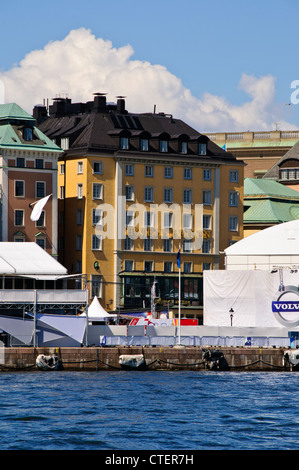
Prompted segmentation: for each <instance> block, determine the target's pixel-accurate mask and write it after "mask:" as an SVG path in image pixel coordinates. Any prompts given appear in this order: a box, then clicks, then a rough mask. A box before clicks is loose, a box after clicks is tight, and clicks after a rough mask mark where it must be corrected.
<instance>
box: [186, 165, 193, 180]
mask: <svg viewBox="0 0 299 470" xmlns="http://www.w3.org/2000/svg"><path fill="white" fill-rule="evenodd" d="M184 179H185V180H192V168H184Z"/></svg>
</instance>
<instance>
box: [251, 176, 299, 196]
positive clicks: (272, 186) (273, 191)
mask: <svg viewBox="0 0 299 470" xmlns="http://www.w3.org/2000/svg"><path fill="white" fill-rule="evenodd" d="M254 196H258V197H261V196H264V197H275V198H279V199H286V198H287V199H295V200H296V199H298V200H299V192H298V191H295V190H294V189H291V188H288V187H287V186H285V185H283V184H281V183H278V182H277V181H274V180H270V179H269V180H268V179H262V178H245V180H244V198H250V197H254Z"/></svg>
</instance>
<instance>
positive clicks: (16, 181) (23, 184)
mask: <svg viewBox="0 0 299 470" xmlns="http://www.w3.org/2000/svg"><path fill="white" fill-rule="evenodd" d="M17 183H22V186H23V194H21V195H17V194H16V188H17ZM14 186H15V197H17V198H20V197H25V181H24V180H15V185H14Z"/></svg>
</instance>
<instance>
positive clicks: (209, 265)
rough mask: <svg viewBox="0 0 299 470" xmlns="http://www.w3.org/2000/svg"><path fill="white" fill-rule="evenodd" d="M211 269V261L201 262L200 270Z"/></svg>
mask: <svg viewBox="0 0 299 470" xmlns="http://www.w3.org/2000/svg"><path fill="white" fill-rule="evenodd" d="M210 269H211V263H202V270H203V271H209V270H210Z"/></svg>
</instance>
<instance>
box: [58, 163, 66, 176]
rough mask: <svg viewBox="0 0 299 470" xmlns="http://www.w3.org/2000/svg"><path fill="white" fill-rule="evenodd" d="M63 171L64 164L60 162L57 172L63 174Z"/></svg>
mask: <svg viewBox="0 0 299 470" xmlns="http://www.w3.org/2000/svg"><path fill="white" fill-rule="evenodd" d="M64 173H65V164H64V163H62V164H61V165H59V174H60V175H64Z"/></svg>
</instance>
